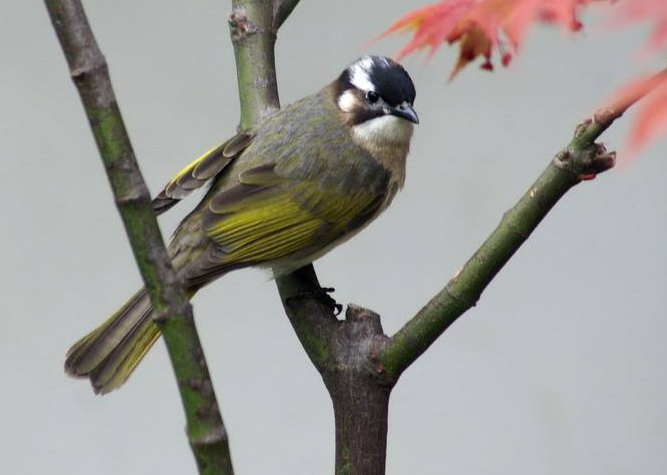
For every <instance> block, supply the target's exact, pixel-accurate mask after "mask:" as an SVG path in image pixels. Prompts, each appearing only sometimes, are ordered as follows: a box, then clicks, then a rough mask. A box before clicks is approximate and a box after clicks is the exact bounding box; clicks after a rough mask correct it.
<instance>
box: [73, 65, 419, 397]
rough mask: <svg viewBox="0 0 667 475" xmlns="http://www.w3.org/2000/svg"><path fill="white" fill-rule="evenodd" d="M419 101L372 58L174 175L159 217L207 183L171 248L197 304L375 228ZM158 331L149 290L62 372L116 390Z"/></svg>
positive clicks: (406, 83) (397, 72) (403, 76)
mask: <svg viewBox="0 0 667 475" xmlns="http://www.w3.org/2000/svg"><path fill="white" fill-rule="evenodd" d="M415 97H416V91H415V86H414V84H413V81H412V79H411V78H410V75H409V74H408V73H407V71H406V70H405V69H404V68H403V67H402V66H401V65H400V64H398V63H396V62H395V61H393V60H392V59H390V58H387V57H383V56H371V55H367V56H363V57H361V58H359V59H357V60H356V61H354V62H353V63H351V64H350V65H349V66H348V67H346V68H345V69H344V70H343V72H342V73H341V74H340V75H339V76H338V77H337V78H336V79H335V80H333V81H332V82H331V83H329V84H327V85H326V86H325V87H324V88H322V89H321V90H320V91H319V92H317V93H315V94H313V95H310V96H307V97H305V98H303V99H301V100H299V101H297V102H295V103H293V104H291V105H289V106H287V107H284V108H282V109H279V110H277V111H275V112H272V113H269V114H267V115H266V116H265V117H264V118H262V119H260V120H259V121H258V123H257V124H256V125H255V126H253V127H251V128H248V129H247V130H243V131H240V132H238V133H237V134H236V135H235V136H234V137H232V138H231V139H229V140H227V141H225V142H223V143H222V144H220V145H218V146H216V147H214V148H212V149H210V150H208V151H207V152H205V153H204V154H203V155H201V156H200V157H199V158H197V159H196V160H195V161H193V162H192V163H190V164H189V165H188V166H186V167H185V168H184V169H183V170H181V171H180V172H179V173H178V174H176V176H174V177H173V178H172V179H171V180H170V181H169V182H168V183H167V185H166V186H165V187H164V189H163V190H162V191H161V192H160V193H159V194H158V195H157V196H156V197H155V198H154V199H153V209H154V210H155V212H156V214H158V215H159V214H161V213H163V212H165V211H167V210H168V209H170V208H171V207H173V206H174V205H176V204H177V203H178V202H179V201H180V200H182V199H183V198H185V197H186V196H187V195H188V194H189V193H191V192H192V191H193V190H196V189H199V188H202V189H206V188H205V187H208V189H207V191H206V192H205V194H204V197H203V198H202V199H201V201H200V202H199V204H198V205H197V206H196V207H195V208H194V209H193V210H192V211H191V212H190V213H189V214H188V215H187V216H186V217H185V218H184V219H183V220H182V221H181V222H180V224H179V225H178V226H177V227H176V230H175V231H174V233H173V236H172V239H171V241H170V244H169V246H168V248H167V250H168V254H169V257H170V259H171V260H172V263H173V267H174V269H175V271H176V273H177V277H178V278H179V280H180V281H181V283H182V285H183V287H184V289H185V291H186V294H187V295H188V297H189V298H192V296H194V294H195V293H196V292H197V291H198V290H199V289H201V288H202V287H204V286H205V285H207V284H209V283H211V282H212V281H214V280H215V279H217V278H219V277H221V276H223V275H225V274H226V273H228V272H230V271H233V270H237V269H241V268H246V267H264V268H268V269H269V270H270V271H271V272H272V273H273V275H274V276H280V275H285V274H287V273H289V272H292V271H295V270H296V269H298V268H300V267H302V266H304V265H306V264H309V263H311V262H313V261H314V260H316V259H317V258H319V257H321V256H322V255H324V254H326V253H327V252H329V251H330V250H331V249H333V248H334V247H336V246H338V245H340V244H341V243H343V242H345V241H347V240H348V239H349V238H351V237H352V236H354V235H355V234H356V233H358V232H359V231H361V230H362V229H363V228H364V227H366V226H367V225H368V224H369V223H370V222H371V221H373V220H374V219H375V218H376V217H377V216H378V215H379V214H380V213H382V212H383V211H384V210H385V209H386V208H387V207H388V206H389V204H390V203H391V202H392V200H393V199H394V197H395V195H396V193H397V192H398V191H399V190H400V189H401V188H402V187H403V184H404V182H405V169H406V158H407V155H408V152H409V149H410V142H411V138H412V135H413V130H414V125H415V124H418V123H419V119H418V116H417V113H416V112H415V109H414V102H415ZM159 336H160V330H159V329H158V327H157V325H156V324H155V323H154V322H153V312H152V306H151V302H150V299H149V297H148V294H147V293H146V290H145V289H141V290H139V291H138V292H136V293H135V294H134V295H133V296H132V297H131V298H130V299H129V300H128V301H127V303H125V304H124V305H123V306H122V307H121V308H120V309H119V310H117V311H116V312H115V313H114V314H113V315H112V316H111V317H110V318H108V319H107V320H106V321H105V322H104V323H102V324H101V325H100V326H99V327H97V328H96V329H95V330H93V331H91V332H90V333H88V334H87V335H86V336H84V337H83V338H81V339H80V340H79V341H78V342H77V343H75V344H74V345H73V346H72V347H71V348H70V349H69V351H68V352H67V356H66V361H65V371H66V372H67V373H68V374H70V375H72V376H75V377H85V378H88V379H90V382H91V384H92V386H93V390H94V391H95V392H96V393H98V394H105V393H108V392H110V391H112V390H114V389H116V388H118V387H119V386H121V385H122V384H123V383H124V382H125V381H126V380H127V379H128V377H129V376H130V374H131V373H132V372H133V371H134V369H135V368H136V367H137V365H138V364H139V362H140V361H141V360H142V358H143V357H144V356H145V354H146V353H147V352H148V350H149V349H150V348H151V346H152V345H153V344H154V343H155V341H157V339H158V338H159Z"/></svg>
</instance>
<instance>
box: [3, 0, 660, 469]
mask: <svg viewBox="0 0 667 475" xmlns="http://www.w3.org/2000/svg"><path fill="white" fill-rule="evenodd" d="M422 4H423V2H422V3H419V2H417V3H415V2H412V1H408V0H401V1H392V2H387V1H382V0H366V1H364V2H316V1H312V0H304V1H303V2H301V4H300V5H299V6H298V7H297V9H296V10H295V12H294V14H293V15H292V17H291V18H290V19H289V20H288V21H287V23H286V24H285V25H284V27H283V28H282V30H281V32H280V35H279V41H278V47H277V64H278V78H279V85H280V92H281V99H282V101H283V103H285V104H286V103H288V102H291V101H293V100H295V99H298V98H299V97H301V96H304V95H306V94H310V93H312V92H315V91H317V90H318V89H319V88H320V87H321V86H323V85H324V84H325V83H327V82H329V81H330V80H332V79H333V78H335V77H336V76H337V74H339V72H340V71H341V70H342V69H343V68H344V67H345V66H346V65H347V64H348V63H350V62H351V61H352V60H354V59H355V58H356V57H358V56H360V55H361V54H363V53H365V52H375V53H382V54H393V53H395V52H396V51H398V49H399V48H400V46H401V45H402V44H404V42H405V41H407V38H404V37H398V38H391V39H389V40H383V41H381V42H379V43H375V44H369V40H370V39H371V38H373V37H375V36H376V35H378V34H379V33H380V32H381V31H383V30H384V29H385V28H386V27H387V26H388V25H390V24H391V23H392V22H393V21H395V20H396V19H397V18H398V17H399V16H401V15H403V14H404V13H406V12H407V11H409V10H411V9H413V8H415V7H417V6H421V5H422ZM85 6H86V8H87V12H88V16H89V19H90V21H91V23H92V26H93V28H94V31H95V34H96V36H97V39H98V41H99V43H100V46H101V48H102V50H103V52H104V53H105V55H106V58H107V60H108V62H109V65H110V68H111V74H112V79H113V84H114V87H115V90H116V94H117V96H118V99H119V102H120V106H121V109H122V111H123V115H124V118H125V121H126V124H127V127H128V129H129V132H130V136H131V138H132V140H133V144H134V147H135V151H136V153H137V157H138V159H139V161H140V164H141V167H142V170H143V173H144V176H145V178H146V180H147V182H148V184H149V186H150V188H151V190H152V191H153V192H154V193H155V192H157V191H158V190H159V189H160V187H161V186H163V185H164V184H165V183H166V181H167V180H168V179H169V178H170V176H171V175H172V174H173V173H174V172H176V171H178V170H179V169H180V168H181V167H182V166H183V165H184V164H186V163H188V162H189V161H191V160H192V159H194V158H195V157H197V156H198V155H199V154H200V153H201V152H202V151H204V150H206V149H207V148H209V147H210V146H212V145H214V144H216V143H218V142H220V141H221V140H223V139H225V138H226V137H228V136H229V135H230V134H231V133H233V131H234V130H235V127H236V125H237V121H238V102H237V90H236V76H235V71H234V59H233V53H232V48H231V46H230V42H229V35H228V28H227V21H226V15H227V13H228V11H229V9H230V6H229V3H228V2H226V1H221V0H197V1H195V2H166V3H165V2H160V1H158V0H144V1H141V2H133V1H129V0H119V1H116V2H105V1H102V0H89V1H87V2H85ZM589 20H595V17H593V18H589ZM593 23H595V21H593ZM645 35H646V31H645V30H642V29H629V30H622V31H616V32H613V33H610V32H608V31H604V30H603V29H602V28H596V27H592V28H587V29H586V30H585V31H584V32H583V33H581V34H578V35H576V36H568V35H563V34H562V33H561V32H560V31H558V30H556V29H552V28H548V27H543V28H539V29H535V30H533V31H532V33H531V36H530V38H529V40H528V41H527V43H526V47H525V48H524V49H523V50H522V51H521V54H520V55H519V57H518V58H517V59H516V60H515V62H514V63H513V65H512V66H511V67H510V68H509V69H502V70H497V71H496V72H494V73H492V74H489V73H486V72H482V71H479V70H478V69H477V68H476V67H475V66H472V67H469V68H467V69H466V70H464V71H463V72H462V73H461V75H460V76H459V77H457V78H456V80H455V81H454V82H452V83H449V84H448V83H447V82H446V78H447V75H448V74H449V71H450V69H451V66H452V64H453V62H454V58H455V52H454V51H452V50H447V49H443V51H442V52H441V53H440V54H438V55H436V57H435V59H434V60H433V61H432V62H430V63H429V64H427V65H424V64H423V61H422V60H421V59H420V58H409V59H408V60H406V61H405V65H406V67H407V69H408V70H409V71H410V73H411V75H412V77H413V78H414V80H415V83H416V86H417V91H418V93H417V101H416V107H417V110H418V112H419V115H420V119H421V125H420V126H419V127H418V129H417V132H416V136H415V139H414V142H413V144H414V146H413V150H412V153H411V156H410V157H409V164H408V180H407V185H406V187H405V189H404V191H403V192H402V194H401V195H400V196H399V197H398V199H397V200H396V201H395V202H394V204H393V206H392V208H391V209H390V210H389V211H388V212H387V213H385V214H384V215H383V216H382V218H381V219H379V220H378V221H377V222H376V223H374V224H373V225H372V226H370V227H369V228H368V229H367V230H366V231H364V232H363V233H361V234H360V235H359V236H358V237H356V238H355V239H353V240H352V241H350V242H349V243H347V244H345V245H344V246H343V247H341V248H339V249H337V250H336V251H334V252H333V253H331V254H330V255H328V256H327V257H325V258H323V259H321V260H320V261H319V262H317V264H316V269H317V271H318V274H319V277H320V280H321V281H322V283H323V285H326V286H332V287H335V288H336V294H335V297H336V299H337V300H338V301H339V302H342V303H347V302H354V303H357V304H360V305H363V306H366V307H368V308H371V309H373V310H375V311H377V312H378V313H380V314H381V315H382V318H383V325H384V329H385V332H387V333H390V334H391V333H393V332H394V331H396V330H397V329H398V328H399V327H400V325H401V324H402V323H403V322H405V320H406V319H407V318H409V317H410V316H412V315H413V314H414V313H415V312H416V311H417V310H419V308H420V307H421V306H422V305H423V304H424V303H425V302H426V301H427V300H428V299H429V298H430V297H431V296H432V295H433V294H434V293H436V292H437V291H438V290H439V289H440V288H441V287H442V286H443V285H444V284H445V283H446V281H447V280H448V279H449V277H450V276H451V275H452V274H453V273H454V272H455V271H456V270H457V269H458V268H459V267H460V266H461V265H462V264H463V263H464V262H465V260H466V259H467V258H468V257H469V255H470V254H471V253H472V252H473V251H474V250H475V249H476V247H477V246H478V244H480V243H481V242H482V240H483V239H484V238H485V237H486V236H487V235H488V233H489V232H490V231H491V230H492V229H493V228H494V227H495V225H496V224H497V222H498V220H499V219H500V217H501V215H502V213H503V211H505V210H506V209H507V208H509V207H510V206H511V205H512V204H513V203H514V202H515V201H516V200H517V199H518V197H519V196H520V195H521V194H522V193H523V192H524V191H525V190H526V189H527V187H528V186H529V185H530V184H531V183H532V181H533V180H534V178H536V177H537V175H538V174H539V173H540V172H541V171H542V169H543V168H544V167H545V166H546V164H547V163H548V161H549V160H550V159H551V158H552V157H553V155H554V154H555V153H556V152H557V151H558V150H559V149H560V148H561V147H563V146H564V145H565V144H566V143H567V142H568V141H569V139H570V137H571V135H572V131H573V129H574V126H575V125H576V123H577V122H578V121H579V120H581V119H583V118H584V117H587V116H589V115H590V114H591V112H592V111H593V110H594V109H595V107H596V105H598V104H599V103H600V102H601V101H602V100H603V99H605V98H607V97H608V96H609V94H610V93H611V92H612V91H613V90H614V89H615V88H616V87H618V86H619V85H621V84H622V83H623V82H624V81H626V80H627V79H629V78H631V77H634V76H635V75H636V74H637V73H638V72H639V71H641V70H643V69H647V68H648V66H650V65H644V64H639V63H638V62H637V57H636V51H637V49H638V47H639V46H640V45H641V44H642V42H643V40H644V38H645ZM0 58H2V63H3V66H2V67H1V68H0V111H1V113H0V177H2V186H1V187H0V194H1V197H2V203H3V205H2V206H1V207H0V219H1V222H2V232H0V269H1V270H0V289H2V290H1V291H0V308H1V309H2V314H1V315H0V325H1V327H0V378H1V379H0V473H4V474H9V473H11V474H14V475H22V474H34V473H40V472H48V473H68V474H72V475H74V474H87V473H98V474H120V473H122V474H127V475H130V474H145V473H195V464H194V460H193V457H192V455H191V453H190V449H189V447H188V444H187V440H186V437H185V433H184V418H183V414H182V410H181V405H180V401H179V397H178V394H177V391H176V387H175V385H174V380H173V376H172V370H171V368H170V366H169V364H168V358H167V355H166V351H165V349H164V345H163V344H162V343H159V344H158V345H156V347H155V348H154V350H153V351H151V352H150V354H149V355H148V356H147V358H146V359H145V360H144V362H143V363H142V364H141V366H140V368H139V369H138V371H137V372H136V374H135V375H134V377H133V378H132V379H131V380H130V381H129V383H128V384H127V385H126V386H125V387H123V388H122V390H120V391H117V392H115V393H112V394H110V395H108V396H105V397H97V396H95V395H94V394H93V392H92V391H91V389H90V387H89V385H88V383H87V382H86V381H77V380H73V379H70V378H68V377H66V376H65V375H64V373H63V370H62V365H63V361H64V355H65V351H66V350H67V348H68V347H69V346H70V344H72V343H73V342H74V341H75V340H77V339H78V338H79V337H80V336H82V335H83V334H84V333H86V332H87V331H88V330H90V329H91V328H92V327H94V326H96V325H97V324H98V323H100V322H101V321H102V319H104V318H106V317H107V316H108V315H109V314H110V313H111V312H112V311H113V310H114V309H116V308H117V307H118V305H119V304H121V303H122V302H124V301H125V299H126V298H127V297H128V296H129V295H130V294H131V293H132V292H133V291H134V290H135V289H136V288H137V287H138V286H139V285H140V278H139V274H138V272H137V269H136V266H135V263H134V260H133V258H132V256H131V253H130V249H129V246H128V243H127V240H126V237H125V234H124V231H123V228H122V225H121V222H120V218H119V216H118V214H117V212H116V210H115V208H114V204H113V202H112V198H111V194H110V190H109V186H108V184H107V182H106V178H105V175H104V173H103V169H102V165H101V161H100V159H99V157H98V154H97V150H96V148H95V145H94V142H93V139H92V136H91V134H90V130H89V127H88V124H87V122H86V119H85V116H84V113H83V110H82V107H81V104H80V101H79V98H78V95H77V93H76V90H75V88H74V86H73V85H72V83H71V81H70V79H69V75H68V72H67V69H66V64H65V60H64V58H63V55H62V52H61V50H60V47H59V45H58V43H57V41H56V37H55V34H54V32H53V30H52V28H51V25H50V22H49V19H48V17H47V14H46V11H45V8H44V6H43V4H42V2H18V1H9V0H1V1H0ZM649 69H650V68H649ZM631 120H632V115H631V114H629V115H628V116H627V117H624V118H623V119H622V120H620V121H619V122H618V123H617V124H615V125H614V126H613V128H612V129H611V130H610V131H609V132H607V133H606V134H605V135H604V141H605V143H607V144H608V146H609V147H610V148H621V147H622V145H623V143H624V141H625V137H626V135H627V130H628V125H629V124H630V123H631ZM666 155H667V140H662V142H660V143H657V144H656V145H654V146H652V147H651V148H650V149H648V150H647V151H646V152H645V153H643V154H642V155H641V156H640V157H638V158H637V159H636V160H635V161H633V162H631V163H624V164H623V166H619V167H618V168H617V169H616V170H613V171H611V172H609V173H606V174H604V175H603V176H600V177H598V179H596V180H594V181H592V182H586V183H583V184H581V185H580V186H577V187H576V188H575V189H573V190H572V191H571V192H570V193H568V194H567V196H566V197H565V198H564V199H563V200H562V202H561V203H559V204H558V206H557V207H556V208H555V209H554V210H553V211H552V213H551V214H550V215H549V216H548V217H547V219H546V220H545V222H544V223H543V224H541V225H540V227H539V228H538V230H537V231H536V232H535V233H534V234H533V236H532V237H531V239H530V240H529V242H528V243H527V244H526V245H525V246H524V247H523V248H522V249H521V250H520V251H519V252H518V253H517V255H516V256H515V258H514V259H513V260H512V261H511V262H510V263H509V264H508V265H507V267H506V268H505V269H504V270H503V271H502V272H501V273H500V275H499V276H498V277H497V278H496V279H495V280H494V282H493V283H492V284H491V285H490V286H489V288H488V289H487V291H486V292H485V293H484V295H483V296H482V299H481V300H480V302H479V304H478V305H477V307H475V308H474V309H472V310H471V311H470V312H469V313H467V314H466V315H465V316H464V317H462V318H461V319H460V320H459V321H458V322H457V323H456V324H454V325H453V326H452V327H451V328H450V329H449V330H448V331H447V332H446V333H445V335H444V336H443V337H442V338H440V340H439V341H438V342H437V343H436V344H435V345H434V346H433V347H432V349H431V350H430V351H429V352H427V354H425V355H424V356H423V357H422V358H420V359H419V360H418V361H417V362H416V363H415V364H414V366H413V367H412V368H411V369H410V370H409V371H407V373H405V374H404V375H403V377H402V379H401V381H400V382H399V384H398V385H397V387H396V389H395V390H394V393H393V396H392V404H391V409H390V411H391V412H390V421H389V424H390V428H389V446H388V473H390V474H405V473H418V474H422V475H436V474H438V475H439V474H442V473H455V474H457V475H465V474H470V475H473V474H474V475H482V474H484V475H493V474H506V473H513V474H516V475H519V474H533V473H541V474H562V473H568V474H582V475H583V474H587V475H588V474H605V475H609V474H627V473H642V474H645V475H648V474H653V473H656V474H657V473H665V472H666V471H667V452H666V451H665V446H666V444H667V409H665V404H664V401H665V400H666V399H667V376H666V375H665V372H664V364H665V361H666V360H667V345H665V340H666V339H667V320H666V319H665V309H664V307H665V304H666V303H667V298H666V297H665V295H666V292H665V289H666V285H665V284H666V283H667V282H666V280H667V279H666V277H665V268H666V267H667V251H666V250H665V234H666V232H667V217H666V216H667V215H666V213H665V209H666V208H665V207H666V205H667V188H666V187H665V186H664V179H665V176H666V175H667V157H666ZM198 198H199V196H195V197H193V198H192V199H189V200H188V201H187V202H186V203H183V204H181V205H180V206H178V207H177V208H176V209H174V210H173V212H170V213H169V214H168V215H167V216H164V218H161V221H160V223H161V226H162V229H163V231H164V233H165V235H169V233H170V232H171V231H172V230H173V228H174V226H175V224H176V223H177V222H178V221H179V219H180V218H181V217H182V216H183V215H184V214H185V213H186V212H187V211H188V209H189V208H190V207H192V206H193V205H194V203H195V200H197V199H198ZM194 308H195V314H196V317H197V323H198V326H199V329H200V332H201V335H202V339H203V344H204V348H205V350H206V355H207V357H208V361H209V366H210V368H211V371H212V373H213V379H214V383H215V388H216V391H217V394H218V398H219V400H220V402H221V404H222V411H223V415H224V418H225V422H226V424H227V428H228V430H229V434H230V440H231V447H232V456H233V459H234V465H235V467H236V472H237V473H238V474H255V473H295V474H320V473H332V471H333V461H334V428H333V412H332V408H331V403H330V401H329V397H328V395H327V393H326V390H325V388H324V386H323V384H322V382H321V380H320V377H319V375H318V374H317V372H316V371H315V370H314V368H313V367H312V366H311V364H310V362H309V361H308V359H307V357H306V355H305V353H304V352H303V350H302V348H301V347H300V345H299V343H298V341H297V339H296V337H295V335H294V334H293V332H292V330H291V327H290V325H289V323H288V321H287V319H286V318H285V316H284V315H283V312H282V309H281V306H280V302H279V299H278V297H277V292H276V289H275V285H274V283H273V282H271V281H270V280H268V279H267V276H266V275H265V274H263V273H261V272H258V271H243V272H238V273H235V274H232V275H229V276H227V277H225V278H224V279H222V280H220V281H218V282H216V283H215V284H213V285H211V286H209V287H207V288H206V289H205V290H204V291H202V292H201V293H200V294H198V295H197V298H196V300H195V301H194Z"/></svg>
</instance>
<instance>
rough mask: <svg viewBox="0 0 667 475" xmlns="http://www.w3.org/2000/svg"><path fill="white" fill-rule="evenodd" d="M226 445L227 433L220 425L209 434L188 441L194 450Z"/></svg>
mask: <svg viewBox="0 0 667 475" xmlns="http://www.w3.org/2000/svg"><path fill="white" fill-rule="evenodd" d="M220 443H227V431H226V430H225V428H224V427H223V426H222V425H216V427H215V428H213V430H211V431H210V432H208V433H206V434H204V435H202V436H200V437H196V438H193V439H190V445H192V447H196V448H202V447H206V446H211V445H216V444H220Z"/></svg>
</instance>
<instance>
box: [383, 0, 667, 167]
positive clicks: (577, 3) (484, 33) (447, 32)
mask: <svg viewBox="0 0 667 475" xmlns="http://www.w3.org/2000/svg"><path fill="white" fill-rule="evenodd" d="M593 2H606V3H607V4H611V3H616V0H442V1H440V2H438V3H435V4H432V5H429V6H427V7H424V8H420V9H418V10H415V11H413V12H411V13H409V14H407V15H406V16H404V17H403V18H401V19H400V20H398V21H397V22H396V23H395V24H394V25H392V26H391V27H390V28H389V29H388V30H387V31H386V32H385V33H384V35H387V34H390V33H395V32H406V31H412V32H414V34H413V36H412V39H411V40H410V41H409V42H408V44H407V45H406V46H405V47H404V48H403V49H402V50H401V51H400V53H399V54H398V56H399V58H402V57H404V56H406V55H409V54H412V53H414V52H416V51H417V50H421V49H424V48H428V49H429V53H428V57H430V56H432V55H433V54H434V53H435V52H436V51H437V50H438V48H439V47H440V46H442V45H443V44H449V45H454V44H458V46H459V55H458V59H457V62H456V65H455V66H454V69H453V71H452V73H451V75H450V79H451V78H453V77H454V76H455V75H456V74H457V73H458V72H459V71H460V70H461V69H462V68H464V67H465V66H467V65H468V64H469V63H471V62H472V61H474V60H475V59H476V58H478V57H481V58H482V59H483V61H482V64H481V67H482V69H486V70H492V69H493V63H492V55H493V54H494V53H495V52H496V51H497V52H498V53H499V54H500V58H501V63H502V64H503V65H504V66H507V65H508V64H509V62H510V60H511V58H512V55H513V54H514V53H515V52H516V51H517V50H518V48H519V47H520V46H521V44H522V42H523V41H524V38H525V33H526V31H527V29H528V28H529V27H530V26H532V25H533V24H535V23H538V22H548V23H553V24H556V25H560V26H561V27H563V28H564V29H566V30H568V31H578V30H579V29H581V27H582V25H581V23H580V22H579V20H578V14H579V13H580V12H579V10H580V9H581V7H583V6H585V5H587V4H591V3H593ZM611 19H612V21H611V24H612V26H623V25H628V24H632V23H638V22H645V23H649V24H650V25H651V33H650V35H649V37H648V39H647V41H646V47H645V50H646V52H648V53H656V52H658V51H660V50H663V51H664V49H667V0H622V1H618V4H617V6H616V8H615V9H614V11H613V12H612V15H611ZM644 96H647V97H646V99H645V100H644V101H643V103H642V105H641V107H640V108H639V110H638V115H637V119H636V121H635V122H634V124H633V129H632V132H631V135H630V141H629V151H630V152H631V153H632V154H634V153H636V152H637V151H638V150H639V149H641V148H642V147H644V146H645V145H646V144H647V143H648V142H649V141H650V140H652V139H654V138H655V137H656V136H657V135H658V134H659V133H660V132H663V131H664V130H665V129H667V72H663V73H660V74H658V75H656V76H653V77H651V78H642V79H639V80H636V81H633V82H632V83H631V84H629V85H627V86H625V87H624V88H622V89H621V90H620V91H618V92H617V93H616V94H615V95H614V96H613V98H612V100H611V101H610V102H609V103H608V104H607V106H606V110H607V111H609V110H612V109H614V108H619V107H622V108H623V110H625V108H627V107H628V106H629V105H630V104H634V102H635V101H636V100H638V99H639V98H642V97H644Z"/></svg>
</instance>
